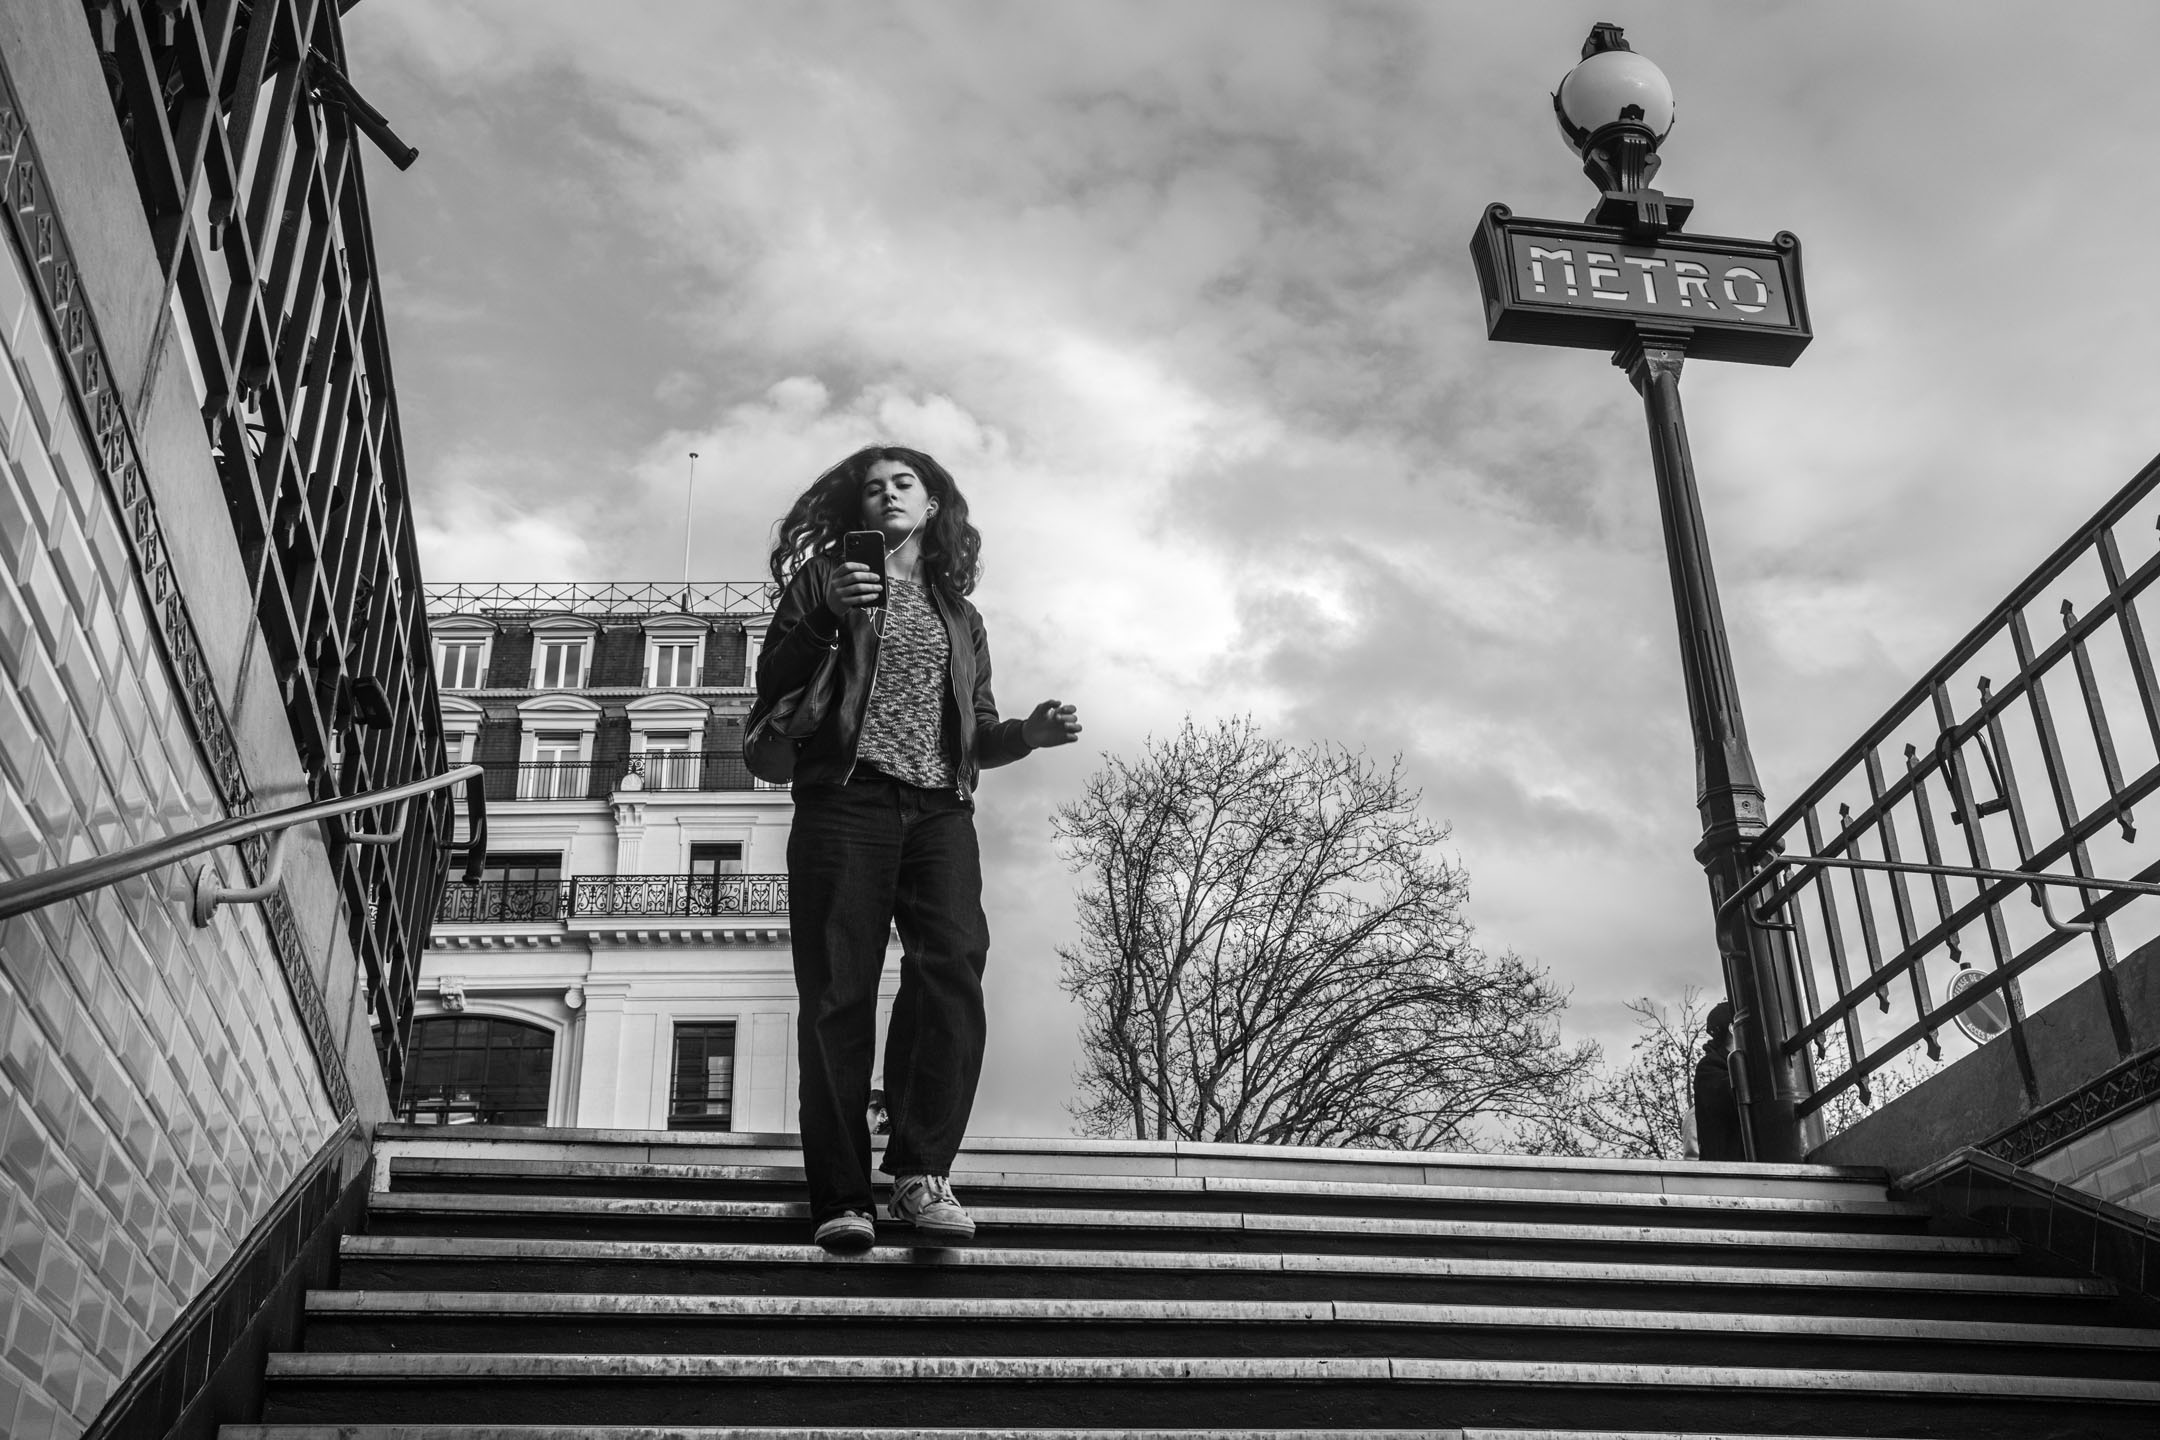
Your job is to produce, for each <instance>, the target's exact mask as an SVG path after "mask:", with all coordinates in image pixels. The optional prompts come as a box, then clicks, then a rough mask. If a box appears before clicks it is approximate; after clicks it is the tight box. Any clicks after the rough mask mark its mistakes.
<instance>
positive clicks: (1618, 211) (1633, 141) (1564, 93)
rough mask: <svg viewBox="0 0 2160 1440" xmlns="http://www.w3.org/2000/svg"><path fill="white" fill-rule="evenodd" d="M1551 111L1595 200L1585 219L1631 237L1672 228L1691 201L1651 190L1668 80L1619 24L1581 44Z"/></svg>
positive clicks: (1666, 114) (1669, 109)
mask: <svg viewBox="0 0 2160 1440" xmlns="http://www.w3.org/2000/svg"><path fill="white" fill-rule="evenodd" d="M1552 100H1553V115H1554V116H1555V117H1556V118H1557V119H1558V120H1559V122H1560V133H1561V135H1562V136H1563V137H1564V138H1565V139H1566V140H1567V143H1568V148H1569V149H1571V150H1573V151H1574V152H1575V153H1576V154H1577V155H1580V156H1581V157H1582V161H1583V173H1584V174H1585V175H1587V176H1589V177H1590V179H1591V182H1592V183H1594V184H1595V185H1596V186H1597V187H1598V191H1599V193H1600V199H1599V201H1598V206H1597V208H1596V209H1595V210H1593V211H1591V212H1590V216H1589V219H1590V222H1591V223H1592V224H1597V225H1619V226H1623V227H1625V228H1626V229H1627V230H1628V231H1630V232H1631V233H1632V234H1634V235H1636V236H1637V237H1638V238H1654V237H1656V236H1657V235H1660V234H1663V233H1664V232H1665V231H1667V230H1677V229H1679V228H1680V227H1681V225H1682V224H1683V223H1684V222H1685V221H1686V219H1687V216H1688V212H1689V211H1690V210H1692V209H1693V208H1694V202H1692V201H1689V200H1681V199H1678V198H1677V197H1674V196H1669V195H1665V194H1663V193H1661V192H1659V191H1656V190H1653V189H1651V188H1650V179H1651V177H1652V176H1654V175H1656V174H1657V170H1658V164H1659V160H1658V146H1660V145H1661V144H1663V143H1664V141H1665V137H1666V135H1668V134H1669V133H1671V131H1672V126H1673V92H1672V82H1671V81H1669V80H1667V79H1666V78H1665V72H1664V71H1662V70H1660V69H1658V67H1657V66H1656V64H1654V63H1653V62H1652V61H1651V60H1650V59H1649V58H1648V57H1647V56H1643V55H1638V54H1637V53H1635V51H1634V49H1633V48H1632V47H1630V46H1629V44H1628V42H1627V36H1626V34H1625V33H1624V32H1623V31H1622V30H1621V28H1620V27H1619V26H1618V25H1613V24H1610V23H1607V22H1604V21H1600V22H1599V23H1598V24H1597V25H1595V26H1593V27H1592V28H1591V31H1590V38H1589V39H1587V40H1585V41H1584V42H1583V49H1582V63H1580V64H1579V65H1577V66H1576V67H1575V68H1574V69H1573V70H1570V71H1568V73H1567V74H1566V75H1565V76H1563V77H1562V78H1561V81H1560V88H1559V89H1557V90H1555V91H1554V92H1553V97H1552Z"/></svg>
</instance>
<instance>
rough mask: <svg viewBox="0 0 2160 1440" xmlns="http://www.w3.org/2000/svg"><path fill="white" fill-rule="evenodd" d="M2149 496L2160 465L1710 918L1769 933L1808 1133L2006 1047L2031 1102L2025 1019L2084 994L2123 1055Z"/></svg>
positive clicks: (1966, 648)
mask: <svg viewBox="0 0 2160 1440" xmlns="http://www.w3.org/2000/svg"><path fill="white" fill-rule="evenodd" d="M2156 487H2160V462H2155V463H2154V464H2153V465H2150V466H2148V467H2147V468H2146V469H2145V470H2144V471H2143V472H2141V473H2140V474H2139V475H2138V476H2137V478H2136V479H2134V480H2133V481H2131V483H2130V484H2129V485H2127V486H2126V487H2124V489H2123V490H2122V491H2121V492H2120V493H2118V494H2117V495H2116V496H2115V497H2114V498H2113V499H2111V500H2110V501H2109V502H2108V503H2107V504H2106V505H2105V506H2103V507H2102V508H2101V510H2100V512H2099V513H2098V514H2097V515H2095V516H2094V517H2093V518H2092V519H2091V520H2090V521H2089V522H2087V523H2086V524H2085V525H2084V526H2082V527H2080V528H2079V530H2078V531H2077V532H2076V533H2075V534H2074V535H2073V536H2072V537H2071V538H2070V539H2069V540H2068V541H2067V542H2066V543H2065V544H2064V545H2063V546H2062V547H2061V548H2060V549H2058V550H2057V551H2056V552H2055V553H2054V554H2053V555H2051V556H2050V557H2049V558H2048V559H2047V561H2046V562H2045V563H2044V564H2042V565H2041V566H2040V567H2039V568H2038V569H2037V570H2035V571H2034V572H2033V573H2032V574H2031V575H2030V576H2029V577H2027V578H2026V580H2025V581H2024V582H2023V583H2021V584H2020V585H2019V586H2018V587H2017V588H2016V589H2015V590H2013V591H2012V592H2011V593H2010V595H2009V596H2008V597H2007V598H2006V599H2005V600H2004V601H2003V602H2002V603H2001V604H2000V605H1998V606H1997V607H1996V608H1995V610H1994V611H1993V612H1992V613H1991V614H1990V615H1989V616H1988V617H1987V619H1986V620H1984V621H1983V622H1982V623H1981V624H1980V625H1979V626H1977V627H1976V628H1974V629H1973V630H1972V632H1971V633H1969V634H1968V635H1966V636H1965V638H1964V639H1963V640H1961V641H1959V642H1958V644H1957V645H1956V646H1954V647H1953V648H1952V649H1951V651H1950V653H1949V654H1948V655H1946V656H1945V657H1944V658H1943V659H1942V661H1941V662H1940V663H1938V664H1937V665H1935V666H1934V667H1933V668H1932V669H1931V670H1929V671H1928V673H1927V674H1926V675H1925V676H1924V677H1923V678H1922V679H1921V680H1920V682H1919V683H1918V684H1916V685H1914V686H1913V687H1912V689H1911V690H1909V691H1908V692H1907V693H1906V694H1905V696H1904V697H1903V698H1902V699H1900V700H1899V701H1898V702H1897V704H1895V705H1894V706H1892V707H1891V708H1890V710H1889V711H1888V713H1886V714H1885V715H1884V716H1883V717H1882V718H1881V719H1880V720H1878V721H1877V722H1876V723H1875V724H1874V725H1872V726H1870V727H1869V728H1868V730H1867V732H1866V733H1865V734H1863V735H1862V736H1861V737H1860V739H1859V740H1858V741H1857V742H1856V743H1855V744H1854V745H1853V746H1852V747H1851V748H1850V749H1848V750H1847V751H1846V752H1845V754H1843V755H1842V756H1840V757H1839V758H1838V760H1837V762H1836V763H1835V764H1833V765H1832V766H1831V767H1830V768H1829V769H1828V770H1827V771H1825V772H1824V773H1823V775H1822V776H1821V777H1820V778H1819V779H1817V780H1816V781H1815V782H1814V783H1813V784H1811V785H1809V786H1808V787H1807V788H1806V789H1805V790H1803V791H1802V792H1801V794H1800V796H1799V798H1798V799H1797V800H1795V801H1794V803H1793V804H1792V805H1791V806H1790V807H1788V808H1787V809H1786V810H1785V812H1784V813H1783V814H1781V815H1779V816H1778V817H1777V818H1776V819H1775V820H1773V821H1772V822H1771V824H1770V826H1769V828H1768V830H1767V832H1766V833H1765V834H1764V835H1763V836H1762V838H1761V840H1760V841H1759V842H1758V845H1757V848H1756V854H1757V856H1758V857H1759V863H1761V864H1762V865H1763V866H1764V867H1765V870H1764V872H1763V873H1762V875H1761V876H1759V877H1758V878H1757V880H1756V881H1755V882H1754V883H1753V884H1751V885H1749V886H1748V887H1746V888H1745V889H1744V890H1742V891H1741V892H1739V893H1737V894H1735V895H1733V896H1732V897H1730V898H1729V899H1728V900H1727V901H1726V904H1727V905H1743V904H1744V905H1747V906H1748V907H1749V908H1750V911H1751V913H1752V915H1753V917H1754V918H1755V920H1756V922H1757V923H1759V924H1767V925H1770V926H1772V927H1773V928H1775V929H1777V930H1778V931H1780V932H1781V933H1782V935H1783V938H1784V944H1783V949H1784V954H1785V960H1786V967H1785V968H1786V971H1787V980H1788V984H1789V993H1788V994H1787V996H1786V1003H1787V1009H1788V1013H1791V1014H1793V1015H1795V1016H1798V1017H1799V1020H1800V1023H1799V1024H1798V1025H1797V1027H1796V1028H1795V1029H1794V1031H1793V1033H1791V1034H1789V1035H1786V1036H1783V1037H1781V1040H1782V1047H1781V1048H1782V1053H1783V1054H1784V1056H1785V1057H1786V1058H1787V1059H1788V1060H1790V1061H1792V1062H1794V1063H1796V1064H1797V1065H1798V1066H1799V1067H1800V1070H1801V1074H1802V1078H1803V1080H1804V1082H1805V1084H1806V1086H1807V1087H1808V1088H1809V1089H1810V1090H1811V1093H1809V1094H1808V1095H1807V1097H1806V1098H1805V1099H1804V1100H1803V1102H1802V1103H1801V1104H1800V1106H1799V1107H1798V1109H1799V1113H1800V1115H1801V1116H1802V1117H1803V1119H1806V1118H1807V1117H1810V1116H1812V1117H1815V1119H1814V1121H1813V1123H1814V1124H1815V1125H1816V1126H1817V1127H1818V1128H1820V1127H1822V1126H1824V1125H1826V1124H1834V1123H1835V1122H1836V1120H1837V1119H1838V1118H1839V1116H1840V1115H1841V1114H1842V1116H1843V1117H1844V1118H1846V1119H1849V1118H1851V1116H1852V1115H1853V1114H1854V1113H1856V1112H1855V1110H1854V1106H1853V1102H1852V1100H1851V1099H1850V1098H1848V1097H1849V1096H1850V1095H1856V1096H1857V1097H1858V1102H1859V1104H1861V1105H1867V1104H1872V1103H1873V1102H1874V1098H1875V1093H1876V1091H1877V1089H1878V1088H1879V1086H1878V1085H1877V1084H1876V1083H1875V1082H1876V1081H1877V1080H1879V1079H1880V1078H1881V1077H1882V1076H1883V1075H1884V1073H1885V1072H1886V1071H1893V1073H1895V1074H1896V1075H1897V1076H1898V1078H1899V1080H1900V1083H1909V1082H1910V1081H1911V1080H1913V1079H1915V1078H1919V1073H1918V1072H1921V1071H1924V1070H1926V1069H1927V1068H1929V1067H1931V1066H1933V1065H1935V1064H1939V1063H1942V1062H1943V1061H1944V1060H1945V1059H1946V1052H1945V1046H1946V1044H1948V1045H1951V1046H1960V1045H1963V1046H1971V1045H1977V1044H1981V1043H1986V1042H1988V1041H1990V1040H1992V1039H1994V1038H1996V1037H1997V1036H1998V1035H1999V1036H2001V1037H2003V1042H2004V1043H2007V1044H2008V1045H2009V1046H2010V1048H2011V1050H2012V1053H2013V1055H2014V1058H2015V1062H2016V1066H2017V1071H2018V1074H2019V1076H2020V1078H2021V1080H2022V1082H2023V1085H2024V1088H2025V1092H2026V1097H2027V1099H2028V1101H2033V1100H2037V1099H2038V1098H2039V1087H2038V1084H2037V1081H2036V1078H2035V1074H2034V1067H2033V1060H2032V1052H2031V1046H2030V1043H2029V1038H2028V1036H2027V1034H2026V1016H2027V1013H2028V1010H2029V1009H2030V1008H2033V1007H2035V1006H2036V1005H2039V1004H2045V1003H2047V1001H2049V1000H2051V999H2053V998H2055V997H2056V996H2058V995H2060V994H2063V993H2065V992H2067V991H2068V990H2070V989H2072V988H2073V987H2075V986H2076V985H2078V984H2080V983H2083V982H2085V981H2087V980H2090V979H2091V978H2093V977H2094V976H2097V977H2098V989H2099V995H2100V1001H2101V1005H2102V1008H2103V1009H2104V1011H2105V1013H2106V1017H2107V1022H2108V1025H2109V1027H2110V1028H2111V1030H2112V1032H2113V1039H2114V1043H2115V1047H2116V1050H2117V1052H2118V1055H2120V1056H2123V1057H2127V1056H2128V1054H2129V1053H2130V1047H2131V1041H2130V1031H2129V1027H2128V1024H2127V1022H2126V1019H2125V1016H2124V1012H2123V1003H2122V996H2121V994H2120V991H2119V987H2118V985H2117V981H2116V976H2115V973H2114V967H2115V963H2116V959H2117V957H2118V956H2119V955H2120V954H2122V953H2125V952H2126V950H2127V949H2129V948H2134V947H2135V945H2137V944H2139V943H2142V941H2143V940H2145V939H2148V938H2151V937H2152V936H2153V935H2154V934H2155V933H2156V931H2160V906H2156V905H2152V904H2144V905H2140V904H2138V903H2137V902H2138V901H2140V900H2144V899H2147V898H2149V897H2151V896H2153V895H2155V894H2160V884H2156V883H2155V882H2160V860H2156V859H2155V858H2153V857H2152V856H2150V855H2149V854H2146V853H2142V852H2141V849H2140V847H2139V846H2138V844H2137V829H2136V825H2135V822H2134V817H2133V813H2132V811H2133V807H2134V806H2136V805H2138V804H2139V803H2140V802H2142V801H2143V800H2144V799H2145V798H2146V797H2147V796H2149V795H2151V794H2152V793H2153V792H2154V791H2155V790H2160V677H2156V674H2155V671H2154V668H2153V662H2152V653H2151V646H2150V644H2149V642H2148V640H2147V637H2146V633H2145V629H2144V626H2143V624H2142V622H2141V620H2140V618H2139V615H2138V609H2137V601H2138V599H2139V597H2140V596H2141V595H2142V594H2143V592H2144V591H2145V590H2146V589H2147V588H2148V587H2149V586H2151V585H2152V584H2153V583H2154V581H2155V580H2156V579H2160V554H2156V553H2154V537H2153V533H2152V531H2151V530H2150V529H2149V528H2139V527H2137V526H2134V525H2132V524H2131V523H2130V522H2131V520H2132V516H2133V512H2136V511H2138V510H2139V508H2140V507H2142V506H2144V505H2145V503H2146V502H2147V501H2148V500H2149V498H2150V497H2151V495H2152V492H2153V491H2154V490H2155V488H2156ZM2148 513H2149V512H2148ZM2150 849H2151V847H2150V846H2146V847H2143V850H2144V851H2149V850H2150ZM1786 852H1790V853H1786ZM2040 875H2045V876H2046V877H2047V878H2046V879H2045V880H2036V879H2035V878H2034V877H2035V876H2040ZM2106 877H2122V878H2119V879H2116V878H2106ZM2051 892H2052V893H2053V894H2054V895H2055V896H2057V897H2058V899H2057V900H2056V901H2055V902H2054V903H2050V900H2049V898H2048V897H2049V894H2050V893H2051ZM2021 900H2024V901H2029V902H2030V903H2016V902H2020V901H2021ZM2058 907H2059V908H2058ZM2051 959H2053V960H2054V962H2055V963H2053V964H2049V963H2047V962H2049V961H2050V960H2051ZM1945 960H1946V961H1947V962H1948V965H1947V967H1946V966H1944V965H1943V964H1942V963H1941V962H1943V961H1945ZM1931 961H1934V962H1937V963H1936V964H1935V965H1933V966H1931V964H1930V962H1931ZM1959 1037H1962V1039H1960V1038H1959Z"/></svg>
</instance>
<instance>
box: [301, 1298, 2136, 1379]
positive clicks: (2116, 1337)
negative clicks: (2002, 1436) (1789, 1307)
mask: <svg viewBox="0 0 2160 1440" xmlns="http://www.w3.org/2000/svg"><path fill="white" fill-rule="evenodd" d="M307 1317H308V1320H307V1331H306V1333H307V1348H308V1349H309V1350H314V1351H352V1352H359V1351H379V1350H389V1349H396V1350H401V1351H408V1352H416V1351H468V1352H479V1351H502V1350H515V1351H520V1352H561V1353H586V1352H592V1351H595V1350H605V1351H608V1352H610V1353H614V1352H622V1351H636V1352H645V1353H671V1354H721V1353H725V1354H774V1355H777V1354H798V1353H820V1352H823V1353H845V1354H850V1355H878V1354H903V1355H979V1354H982V1353H984V1352H986V1351H990V1350H995V1351H997V1352H998V1353H1000V1354H1007V1355H1021V1354H1024V1355H1148V1356H1176V1355H1219V1354H1254V1353H1279V1354H1297V1355H1353V1354H1364V1355H1374V1354H1384V1355H1412V1354H1416V1355H1426V1356H1441V1357H1448V1358H1456V1359H1516V1358H1520V1357H1521V1356H1522V1355H1524V1354H1525V1353H1534V1354H1536V1355H1538V1356H1539V1357H1540V1358H1541V1359H1548V1360H1575V1361H1583V1360H1597V1361H1637V1362H1675V1361H1687V1362H1690V1363H1697V1364H1700V1363H1717V1364H1755V1365H1760V1364H1778V1365H1783V1366H1787V1367H1802V1368H1833V1369H1843V1368H1867V1369H1901V1370H1944V1371H1955V1370H1975V1369H1988V1370H1997V1371H2012V1372H2015V1373H2021V1374H2052V1375H2093V1376H2111V1377H2115V1378H2121V1379H2142V1378H2149V1377H2152V1376H2153V1375H2155V1374H2160V1330H2146V1329H2132V1328H2128V1327H2121V1328H2116V1327H2107V1326H2077V1325H2034V1324H2027V1323H2015V1322H1995V1323H1991V1322H1985V1321H1972V1320H1925V1319H1909V1318H1889V1319H1878V1318H1870V1317H1864V1316H1849V1315H1830V1316H1806V1315H1789V1314H1776V1313H1766V1314H1746V1313H1718V1312H1712V1313H1707V1314H1705V1313H1690V1312H1688V1311H1676V1310H1643V1309H1589V1308H1581V1307H1574V1306H1569V1307H1551V1306H1487V1305H1434V1304H1375V1303H1363V1304H1359V1303H1350V1302H1341V1301H1326V1300H1313V1301H1279V1300H1278V1301H1268V1300H1243V1301H1226V1300H1210V1301H1165V1300H1049V1299H1035V1298H1027V1299H1021V1298H1009V1299H971V1298H956V1299H926V1298H921V1297H864V1296H764V1295H756V1296H741V1295H680V1294H656V1295H632V1294H579V1295H565V1294H557V1293H525V1294H521V1293H516V1292H507V1293H506V1292H466V1293H442V1292H413V1291H369V1290H327V1291H313V1292H310V1294H309V1295H308V1297H307Z"/></svg>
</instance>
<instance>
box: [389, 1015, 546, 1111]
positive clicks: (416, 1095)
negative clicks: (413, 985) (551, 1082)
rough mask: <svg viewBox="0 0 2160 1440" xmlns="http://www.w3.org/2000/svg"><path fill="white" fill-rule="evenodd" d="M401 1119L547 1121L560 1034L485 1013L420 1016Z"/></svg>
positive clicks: (407, 1070)
mask: <svg viewBox="0 0 2160 1440" xmlns="http://www.w3.org/2000/svg"><path fill="white" fill-rule="evenodd" d="M406 1053H407V1056H408V1058H407V1060H406V1062H405V1096H404V1103H403V1105H402V1106H401V1107H400V1108H399V1111H398V1118H400V1119H402V1120H409V1121H412V1122H413V1123H415V1124H419V1125H545V1124H547V1104H548V1074H549V1072H550V1071H551V1070H552V1069H553V1068H554V1061H555V1037H554V1035H553V1034H552V1033H550V1032H549V1031H547V1030H544V1029H542V1028H541V1027H539V1026H538V1025H524V1024H520V1023H519V1022H517V1021H515V1020H498V1019H494V1018H491V1017H488V1016H481V1015H458V1016H445V1017H443V1018H441V1019H429V1020H416V1021H414V1022H413V1028H412V1048H411V1049H410V1050H409V1051H407V1052H406Z"/></svg>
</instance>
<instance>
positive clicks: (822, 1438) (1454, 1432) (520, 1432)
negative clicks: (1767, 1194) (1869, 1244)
mask: <svg viewBox="0 0 2160 1440" xmlns="http://www.w3.org/2000/svg"><path fill="white" fill-rule="evenodd" d="M218 1434H219V1435H220V1437H222V1440H924V1437H934V1440H1875V1437H1869V1436H1859V1435H1842V1436H1822V1435H1812V1436H1799V1435H1750V1436H1741V1435H1739V1434H1737V1433H1736V1432H1732V1431H1721V1432H1719V1433H1717V1434H1714V1435H1713V1434H1704V1433H1695V1432H1690V1433H1687V1434H1682V1433H1681V1432H1679V1431H1673V1430H1661V1431H1657V1432H1655V1433H1652V1432H1648V1431H1642V1430H1495V1429H1491V1428H1489V1427H1485V1426H1472V1427H1468V1428H1458V1427H1455V1426H1448V1427H1445V1428H1443V1429H1419V1430H1320V1429H1314V1430H1159V1429H1145V1430H1050V1429H1013V1428H1009V1427H1008V1428H1002V1429H989V1430H920V1429H913V1428H910V1429H905V1430H893V1429H874V1428H865V1427H860V1426H820V1427H818V1428H815V1429H811V1428H803V1427H792V1426H777V1425H485V1424H482V1425H454V1424H453V1425H431V1424H420V1425H227V1426H225V1427H224V1428H223V1429H221V1430H220V1431H219V1432H218Z"/></svg>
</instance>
